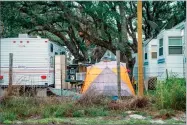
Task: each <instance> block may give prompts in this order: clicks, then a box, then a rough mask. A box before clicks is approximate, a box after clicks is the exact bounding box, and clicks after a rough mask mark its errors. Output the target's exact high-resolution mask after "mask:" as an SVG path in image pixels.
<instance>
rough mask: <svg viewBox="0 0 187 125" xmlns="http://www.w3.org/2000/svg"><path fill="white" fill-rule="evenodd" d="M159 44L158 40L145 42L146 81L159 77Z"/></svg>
mask: <svg viewBox="0 0 187 125" xmlns="http://www.w3.org/2000/svg"><path fill="white" fill-rule="evenodd" d="M157 44H158V40H157V39H152V40H151V41H150V40H147V41H145V42H144V48H143V49H144V80H148V79H149V78H151V77H157V76H158V67H157Z"/></svg>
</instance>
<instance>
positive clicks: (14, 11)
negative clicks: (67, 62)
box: [0, 1, 186, 67]
mask: <svg viewBox="0 0 187 125" xmlns="http://www.w3.org/2000/svg"><path fill="white" fill-rule="evenodd" d="M185 4H186V3H185V2H184V1H180V2H179V1H178V2H172V1H143V25H142V27H143V34H144V35H145V40H146V39H150V38H153V37H155V36H156V35H157V34H158V33H159V32H160V31H161V30H162V29H164V28H165V29H167V28H171V27H173V26H174V25H176V24H178V23H179V22H181V21H183V20H184V19H185V15H186V8H185ZM0 11H1V21H2V23H3V26H4V32H3V37H15V36H17V35H18V33H25V32H27V33H29V34H39V35H41V36H43V37H47V38H49V39H50V40H52V41H54V42H57V43H59V44H61V45H65V46H67V48H68V49H69V50H70V52H71V53H72V55H73V56H74V57H75V58H76V59H78V60H79V61H88V60H89V59H90V60H92V61H93V62H94V61H95V60H96V59H100V58H101V57H102V55H103V54H104V52H105V51H106V50H107V49H108V50H110V51H112V52H113V53H115V51H116V50H117V49H119V50H120V51H121V59H122V61H123V62H126V63H127V66H128V67H132V65H133V59H132V53H136V52H137V35H136V32H137V2H135V1H129V2H124V1H118V2H117V1H116V2H114V1H87V2H86V1H63V2H62V1H40V2H39V1H38V2H34V1H30V2H29V1H25V2H24V1H19V2H18V1H17V2H16V1H15V2H8V1H4V2H1V9H0ZM151 23H155V24H157V25H158V27H156V28H154V27H153V26H152V25H151ZM130 39H131V40H130Z"/></svg>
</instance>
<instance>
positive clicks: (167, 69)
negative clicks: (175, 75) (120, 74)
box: [166, 69, 168, 80]
mask: <svg viewBox="0 0 187 125" xmlns="http://www.w3.org/2000/svg"><path fill="white" fill-rule="evenodd" d="M166 79H167V80H168V69H166Z"/></svg>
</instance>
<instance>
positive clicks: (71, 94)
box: [49, 87, 81, 99]
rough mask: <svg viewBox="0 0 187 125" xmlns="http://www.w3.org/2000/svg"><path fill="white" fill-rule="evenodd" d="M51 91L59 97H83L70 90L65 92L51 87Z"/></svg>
mask: <svg viewBox="0 0 187 125" xmlns="http://www.w3.org/2000/svg"><path fill="white" fill-rule="evenodd" d="M49 90H50V91H51V92H52V93H53V94H55V95H57V96H66V97H73V98H74V99H78V98H80V97H81V94H79V93H77V92H73V91H70V90H63V89H62V90H61V89H55V88H51V87H49Z"/></svg>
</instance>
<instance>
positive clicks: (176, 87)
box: [155, 77, 186, 110]
mask: <svg viewBox="0 0 187 125" xmlns="http://www.w3.org/2000/svg"><path fill="white" fill-rule="evenodd" d="M155 96H156V105H157V107H158V108H160V109H165V108H166V109H170V108H172V109H176V110H185V108H186V82H185V79H180V78H175V77H171V78H169V79H168V80H165V81H162V82H159V83H158V84H157V86H156V94H155Z"/></svg>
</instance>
